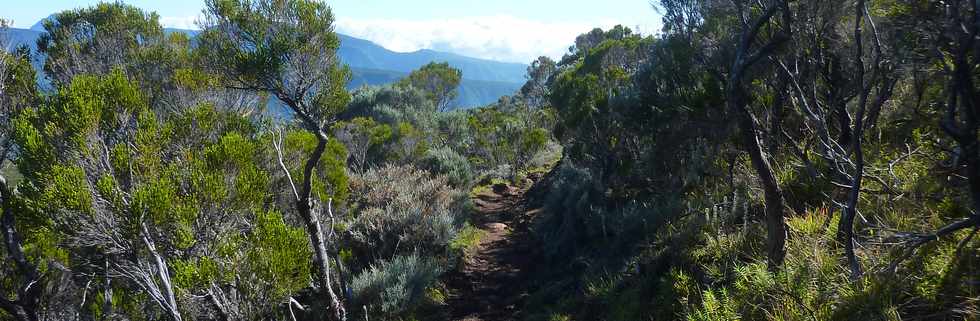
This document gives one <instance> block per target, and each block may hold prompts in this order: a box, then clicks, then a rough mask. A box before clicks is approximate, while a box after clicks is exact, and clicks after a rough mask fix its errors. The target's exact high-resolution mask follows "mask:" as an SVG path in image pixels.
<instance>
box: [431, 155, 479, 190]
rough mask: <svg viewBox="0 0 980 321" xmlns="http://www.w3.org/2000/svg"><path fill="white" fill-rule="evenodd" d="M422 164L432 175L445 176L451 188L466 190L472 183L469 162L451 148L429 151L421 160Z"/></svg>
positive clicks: (472, 175)
mask: <svg viewBox="0 0 980 321" xmlns="http://www.w3.org/2000/svg"><path fill="white" fill-rule="evenodd" d="M422 164H423V166H425V168H426V169H427V170H429V171H430V172H432V173H433V174H438V175H445V176H446V177H447V178H448V179H449V183H450V184H452V185H453V186H456V187H459V188H466V187H468V186H469V185H470V183H472V182H473V177H474V174H473V170H472V168H471V167H470V162H469V161H468V160H466V158H465V157H463V156H462V155H460V154H459V153H456V152H455V151H453V149H452V148H449V147H441V148H436V149H429V150H428V151H427V152H426V154H425V157H423V158H422Z"/></svg>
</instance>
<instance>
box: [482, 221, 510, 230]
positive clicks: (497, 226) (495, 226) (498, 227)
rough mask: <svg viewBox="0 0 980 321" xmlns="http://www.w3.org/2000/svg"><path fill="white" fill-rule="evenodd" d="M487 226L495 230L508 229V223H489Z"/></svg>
mask: <svg viewBox="0 0 980 321" xmlns="http://www.w3.org/2000/svg"><path fill="white" fill-rule="evenodd" d="M487 228H488V229H491V230H494V231H503V230H506V229H507V224H504V223H489V224H487Z"/></svg>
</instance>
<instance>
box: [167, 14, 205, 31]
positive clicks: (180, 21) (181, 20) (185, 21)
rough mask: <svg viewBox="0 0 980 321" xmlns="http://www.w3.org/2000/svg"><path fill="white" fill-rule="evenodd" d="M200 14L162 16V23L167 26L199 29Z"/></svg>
mask: <svg viewBox="0 0 980 321" xmlns="http://www.w3.org/2000/svg"><path fill="white" fill-rule="evenodd" d="M197 19H198V16H186V17H160V25H162V26H164V27H165V28H177V29H186V30H197V29H200V28H198V27H197Z"/></svg>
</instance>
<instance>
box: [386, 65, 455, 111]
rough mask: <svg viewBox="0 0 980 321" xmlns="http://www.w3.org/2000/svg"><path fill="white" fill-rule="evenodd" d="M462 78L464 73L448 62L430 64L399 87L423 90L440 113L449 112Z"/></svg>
mask: <svg viewBox="0 0 980 321" xmlns="http://www.w3.org/2000/svg"><path fill="white" fill-rule="evenodd" d="M462 78H463V72H462V71H460V70H459V69H456V68H453V67H451V66H449V63H448V62H443V63H435V62H430V63H428V64H426V65H425V66H422V67H421V68H419V69H417V70H415V71H412V73H410V74H409V75H408V77H405V78H403V79H402V80H401V81H399V82H398V85H399V86H403V87H415V88H418V89H421V90H422V91H424V92H425V93H426V95H427V96H428V97H429V99H430V100H432V102H433V103H435V105H436V108H437V109H438V111H448V110H449V107H451V105H452V103H453V100H454V99H456V96H457V95H458V94H459V93H458V92H457V88H458V87H459V84H460V81H462Z"/></svg>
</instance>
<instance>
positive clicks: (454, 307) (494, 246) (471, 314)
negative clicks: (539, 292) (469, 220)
mask: <svg viewBox="0 0 980 321" xmlns="http://www.w3.org/2000/svg"><path fill="white" fill-rule="evenodd" d="M525 192H526V189H518V188H515V187H505V186H495V188H494V190H493V191H488V192H484V193H481V194H479V195H477V196H476V197H475V198H474V199H473V203H474V204H475V205H476V208H477V211H478V213H477V214H476V216H475V217H474V222H473V224H474V225H475V226H477V227H479V228H480V229H482V230H484V231H485V232H486V235H484V237H483V238H482V239H481V241H480V245H479V246H477V248H476V249H474V250H473V251H472V252H471V253H470V254H469V255H467V258H466V259H465V262H464V265H463V266H462V268H460V269H459V271H457V272H453V273H451V274H450V275H449V276H448V278H447V281H446V283H447V285H448V286H449V288H450V297H449V300H448V302H447V304H448V306H449V309H450V317H451V319H450V320H453V321H505V320H518V319H520V312H521V311H520V310H521V308H522V307H523V303H524V299H525V298H526V297H527V285H528V283H529V282H528V280H527V277H528V273H529V272H530V271H529V269H530V268H531V267H533V262H534V261H533V260H534V259H533V257H534V253H533V252H534V251H533V247H532V245H531V241H530V237H529V235H528V224H529V222H530V218H531V217H532V216H533V215H534V214H535V212H536V211H528V210H527V206H526V202H525V199H524V193H525Z"/></svg>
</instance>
